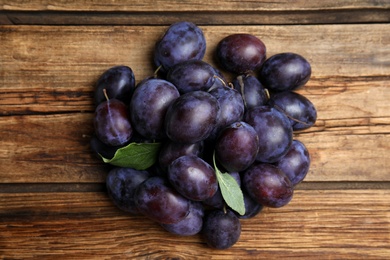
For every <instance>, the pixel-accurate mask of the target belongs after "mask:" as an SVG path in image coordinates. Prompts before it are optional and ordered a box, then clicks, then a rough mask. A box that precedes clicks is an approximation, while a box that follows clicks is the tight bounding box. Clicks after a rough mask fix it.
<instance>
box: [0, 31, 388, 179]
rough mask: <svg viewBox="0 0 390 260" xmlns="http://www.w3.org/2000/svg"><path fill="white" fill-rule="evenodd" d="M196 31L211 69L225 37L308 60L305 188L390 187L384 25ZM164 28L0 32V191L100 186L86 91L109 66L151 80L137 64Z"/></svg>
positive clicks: (145, 64)
mask: <svg viewBox="0 0 390 260" xmlns="http://www.w3.org/2000/svg"><path fill="white" fill-rule="evenodd" d="M202 28H203V29H204V31H205V34H206V37H207V39H208V43H209V49H208V51H207V54H206V60H207V61H209V62H211V63H212V62H213V61H212V55H213V54H212V52H213V49H214V48H215V46H216V44H217V42H218V40H219V39H221V38H222V36H223V35H227V34H229V33H231V32H232V31H240V32H248V33H254V34H255V35H258V36H259V37H261V38H264V41H265V42H266V43H267V46H269V48H268V51H269V55H272V54H274V53H278V52H282V51H286V50H289V51H294V52H297V53H301V54H302V55H304V56H306V57H308V59H309V60H310V62H311V64H312V66H313V76H312V79H311V80H310V81H309V83H308V86H307V87H305V88H303V89H301V90H300V92H301V93H303V94H304V95H306V96H307V97H308V98H309V99H310V100H312V101H313V103H314V104H315V105H316V107H317V110H318V121H317V123H316V126H315V127H313V128H312V129H310V130H309V131H304V132H302V133H299V134H297V135H296V136H297V138H298V139H300V140H302V141H303V142H304V143H305V144H306V145H307V146H308V148H309V150H310V151H311V154H312V157H313V164H312V168H311V172H310V173H309V175H308V177H307V181H309V182H316V181H320V182H326V181H389V180H390V172H389V171H388V168H389V166H390V165H389V160H388V159H387V158H389V156H390V154H389V152H390V149H389V146H388V142H387V140H388V136H389V133H390V130H389V124H390V114H389V113H390V112H389V111H390V110H389V105H388V100H390V92H389V91H388V88H389V86H390V85H389V84H390V83H389V82H390V81H389V78H390V67H389V66H388V61H389V58H388V57H389V55H390V51H389V48H388V46H389V44H390V37H389V34H388V33H387V32H388V30H389V29H390V27H389V25H346V26H334V25H332V26H328V25H326V26H325V25H322V26H289V27H288V28H286V27H279V26H248V27H247V26H245V27H244V26H238V27H229V28H227V27H225V26H211V27H208V26H206V27H202ZM232 28H233V29H232ZM163 29H164V27H121V26H120V27H109V28H108V27H48V26H20V27H13V26H3V27H1V31H0V39H1V41H2V42H3V43H4V48H2V49H0V57H1V59H0V60H1V62H2V65H3V66H2V68H3V69H2V70H1V71H0V94H1V95H0V114H2V115H8V116H7V117H2V120H0V131H1V136H2V138H1V140H0V143H1V145H0V147H1V148H0V151H1V164H0V165H1V166H0V168H1V171H0V180H1V181H0V182H2V183H7V182H9V183H23V182H29V183H39V182H57V183H61V182H71V183H75V182H98V183H100V182H102V181H104V176H105V173H106V172H105V170H106V168H101V166H100V163H99V162H98V161H97V160H96V159H95V158H93V157H92V156H91V154H90V153H89V149H88V138H86V136H89V135H90V134H91V132H92V126H91V120H92V113H91V112H92V111H93V104H92V91H93V83H94V82H95V81H96V79H97V78H98V76H99V75H100V73H102V71H104V70H105V69H107V68H108V67H110V66H113V65H117V64H128V65H130V66H131V67H132V68H133V69H134V71H135V74H136V77H137V78H138V81H139V80H140V79H142V78H144V77H146V76H147V75H151V73H152V72H153V69H154V68H153V66H152V64H151V62H150V60H149V59H145V57H148V55H149V54H150V53H151V51H152V48H153V45H154V42H155V40H156V39H157V38H158V36H159V35H160V34H161V31H162V30H163ZM124 35H126V36H124ZM296 35H301V38H302V40H301V41H299V42H298V41H297V40H296V37H295V36H296ZM324 35H326V37H324ZM356 35H358V36H356ZM356 37H358V38H356ZM129 39H131V41H129ZM34 114H35V115H34ZM11 115H14V116H11ZM30 115H31V116H30ZM58 144H60V145H58ZM64 147H65V149H64Z"/></svg>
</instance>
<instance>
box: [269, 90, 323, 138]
mask: <svg viewBox="0 0 390 260" xmlns="http://www.w3.org/2000/svg"><path fill="white" fill-rule="evenodd" d="M270 105H271V106H274V107H275V108H276V109H278V110H279V111H281V112H282V113H284V114H285V115H286V116H287V117H288V118H289V119H290V122H291V126H292V128H293V130H294V131H297V130H304V129H308V128H310V127H312V126H313V125H314V123H315V122H316V120H317V110H316V108H315V107H314V105H313V103H312V102H311V101H310V100H309V99H307V98H306V97H305V96H303V95H301V94H298V93H295V92H292V91H284V92H279V93H276V94H273V95H272V96H271V100H270Z"/></svg>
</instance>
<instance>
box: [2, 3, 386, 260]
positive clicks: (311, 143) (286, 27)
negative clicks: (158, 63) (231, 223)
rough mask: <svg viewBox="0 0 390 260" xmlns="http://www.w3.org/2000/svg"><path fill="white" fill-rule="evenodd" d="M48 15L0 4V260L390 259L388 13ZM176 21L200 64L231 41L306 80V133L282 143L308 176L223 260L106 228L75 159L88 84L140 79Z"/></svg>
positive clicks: (132, 229)
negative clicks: (247, 44)
mask: <svg viewBox="0 0 390 260" xmlns="http://www.w3.org/2000/svg"><path fill="white" fill-rule="evenodd" d="M58 2H60V3H54V2H52V1H43V0H34V1H28V3H26V2H25V1H14V0H13V1H7V0H0V259H1V258H3V259H28V258H38V259H51V258H61V259H91V258H99V259H107V258H109V259H111V258H113V259H132V258H138V259H156V258H157V259H194V258H199V259H210V258H211V259H254V258H255V259H278V258H285V259H290V258H293V257H295V258H299V259H389V258H390V144H389V143H390V142H389V136H390V102H389V101H390V2H389V1H385V0H383V1H363V0H359V1H320V2H318V1H303V0H302V1H293V3H292V2H289V1H279V2H272V3H270V2H266V1H244V2H241V1H217V2H215V1H214V2H210V1H195V0H192V1H174V0H172V1H157V2H156V1H128V2H127V3H126V2H125V3H118V2H115V1H99V3H97V2H96V1H86V0H84V1H58ZM178 20H188V21H193V22H196V23H197V24H198V25H199V26H200V27H201V28H202V29H203V31H204V33H205V36H206V39H207V53H206V57H205V60H206V61H208V62H211V63H213V59H212V55H213V51H214V49H215V46H216V44H217V43H218V41H219V40H220V39H221V38H222V37H224V36H226V35H228V34H230V33H234V32H244V33H251V34H254V35H256V36H258V37H259V38H261V39H262V40H263V41H264V43H265V44H266V46H267V51H268V56H270V55H272V54H276V53H279V52H284V51H292V52H297V53H300V54H302V55H303V56H304V57H306V58H307V59H308V60H309V62H310V63H311V65H312V69H313V73H312V78H311V80H310V81H309V82H308V84H307V86H305V87H304V88H303V89H300V90H299V92H300V93H302V94H304V95H306V96H307V97H308V98H309V99H310V100H311V101H312V102H313V103H314V104H315V106H316V107H317V110H318V121H317V123H316V125H315V126H314V127H313V128H311V129H309V130H306V131H303V132H301V133H299V134H296V135H295V138H297V139H299V140H301V141H302V142H303V143H304V144H305V145H306V146H307V147H308V149H309V151H310V154H311V157H312V166H311V169H310V172H309V174H308V176H307V178H306V179H305V181H304V182H303V183H301V184H300V185H299V186H298V187H297V190H296V192H295V194H294V198H293V200H292V202H291V203H290V204H289V205H287V206H285V207H283V208H280V209H265V210H264V211H263V212H262V213H261V214H260V215H259V216H257V217H256V218H254V219H250V220H245V221H243V222H242V223H243V224H242V225H243V230H242V235H241V238H240V241H239V242H238V243H237V244H236V245H234V247H232V248H231V249H228V250H212V249H209V248H208V247H207V246H206V245H205V244H204V242H203V241H202V240H201V238H200V237H199V236H193V237H185V238H182V237H177V236H174V235H170V234H168V233H167V232H165V231H163V230H162V229H161V228H160V227H159V226H158V225H156V224H155V223H153V222H151V221H149V220H147V219H145V218H143V217H134V216H128V215H126V214H124V213H122V212H120V211H119V210H118V209H116V208H115V207H114V206H113V204H112V203H111V202H110V201H109V200H108V198H107V196H106V193H105V188H104V181H105V176H106V174H107V169H108V168H107V166H105V165H103V164H102V163H101V162H100V161H99V160H98V159H97V158H95V157H94V156H93V155H92V154H91V152H90V148H89V138H90V135H91V133H92V130H93V129H92V125H91V122H92V121H91V120H92V115H93V109H94V108H93V103H92V95H93V85H94V82H96V80H97V78H98V77H99V76H100V74H101V73H102V72H103V71H105V70H106V69H107V68H109V67H111V66H114V65H119V64H124V65H128V66H130V67H131V68H132V69H133V70H134V73H135V76H136V79H137V82H138V81H140V80H141V79H143V78H144V77H146V76H149V75H151V74H152V73H153V71H154V67H153V64H152V62H151V52H152V50H153V47H154V43H155V41H156V40H157V39H158V38H159V36H160V35H161V33H162V32H163V31H164V30H165V29H166V28H167V26H168V25H169V24H170V23H172V22H174V21H178ZM213 64H214V63H213ZM227 76H228V77H229V75H227Z"/></svg>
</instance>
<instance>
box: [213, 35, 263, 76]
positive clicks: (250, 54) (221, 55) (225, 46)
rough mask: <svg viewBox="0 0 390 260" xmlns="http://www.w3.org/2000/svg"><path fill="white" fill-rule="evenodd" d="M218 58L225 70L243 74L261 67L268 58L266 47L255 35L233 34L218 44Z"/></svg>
mask: <svg viewBox="0 0 390 260" xmlns="http://www.w3.org/2000/svg"><path fill="white" fill-rule="evenodd" d="M216 56H217V60H218V61H219V64H220V65H221V67H223V68H224V69H225V70H227V71H229V72H233V73H237V74H242V73H247V72H250V71H256V70H258V69H259V68H260V67H261V65H262V64H263V62H264V61H265V58H266V47H265V45H264V43H263V42H262V41H261V40H260V39H259V38H257V37H256V36H254V35H251V34H244V33H239V34H231V35H229V36H227V37H225V38H223V39H222V40H221V41H220V42H219V43H218V45H217V50H216Z"/></svg>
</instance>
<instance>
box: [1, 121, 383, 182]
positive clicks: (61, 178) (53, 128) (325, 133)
mask: <svg viewBox="0 0 390 260" xmlns="http://www.w3.org/2000/svg"><path fill="white" fill-rule="evenodd" d="M91 122H92V114H90V113H80V114H76V113H75V114H63V115H61V114H57V115H36V116H32V115H30V116H12V117H3V118H2V120H1V121H0V136H1V137H2V139H1V140H0V144H1V145H0V168H1V170H0V183H42V182H43V183H80V182H82V183H87V182H89V183H102V182H104V181H105V176H106V174H107V172H108V170H109V167H108V166H107V165H104V164H103V163H102V162H101V161H100V160H99V159H98V158H96V157H95V156H93V155H92V152H91V150H90V147H89V140H90V136H91V134H92V132H93V130H92V123H91ZM342 129H343V127H340V126H336V127H330V128H325V129H321V128H318V129H317V130H313V131H312V132H303V133H299V134H296V137H295V138H296V139H298V140H301V141H302V142H303V143H304V144H305V145H306V146H307V148H308V149H309V152H310V154H311V157H312V164H311V168H310V171H309V173H308V175H307V177H306V179H305V181H306V182H331V181H390V172H389V170H388V169H389V168H390V161H389V160H388V158H390V144H389V142H388V140H389V136H390V131H389V125H388V124H386V125H384V126H383V125H367V126H346V127H344V129H345V130H344V131H343V130H342Z"/></svg>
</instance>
